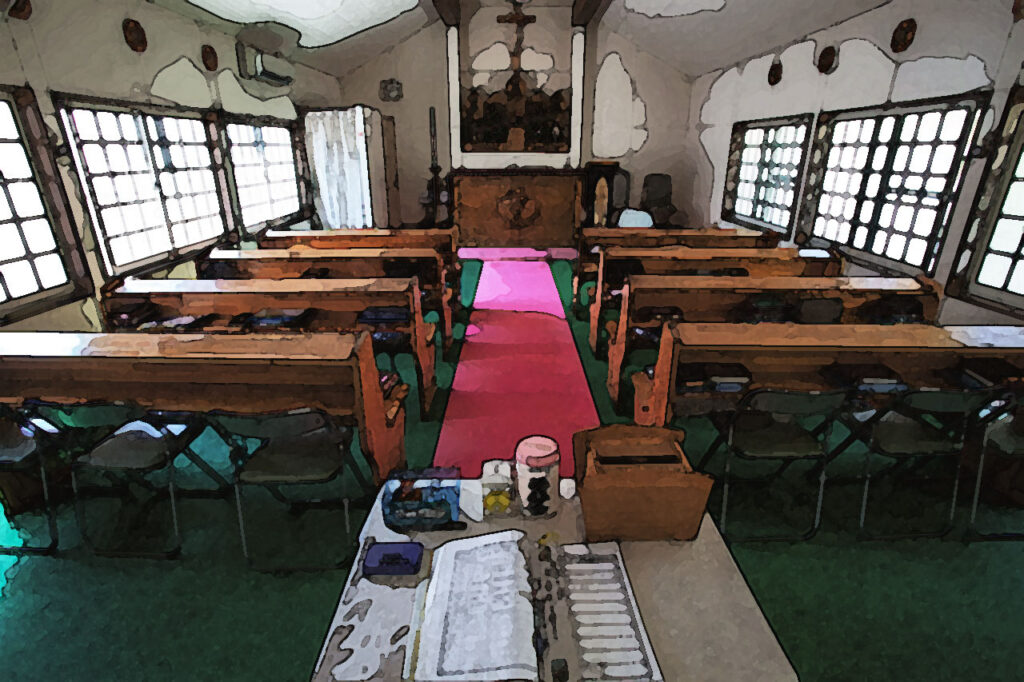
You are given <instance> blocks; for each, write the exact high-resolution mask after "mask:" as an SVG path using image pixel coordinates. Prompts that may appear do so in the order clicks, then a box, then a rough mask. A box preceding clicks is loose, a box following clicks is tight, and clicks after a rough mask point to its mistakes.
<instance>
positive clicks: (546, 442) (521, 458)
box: [516, 436, 560, 467]
mask: <svg viewBox="0 0 1024 682" xmlns="http://www.w3.org/2000/svg"><path fill="white" fill-rule="evenodd" d="M559 459H560V455H559V452H558V442H557V441H556V440H555V439H554V438H549V437H548V436H527V437H526V438H523V439H522V440H520V441H519V442H518V443H517V444H516V462H517V463H520V464H525V465H526V466H528V467H547V466H551V465H553V464H556V463H557V462H558V460H559Z"/></svg>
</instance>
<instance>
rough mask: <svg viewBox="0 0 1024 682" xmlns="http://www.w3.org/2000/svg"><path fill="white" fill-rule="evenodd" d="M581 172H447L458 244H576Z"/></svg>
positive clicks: (504, 245)
mask: <svg viewBox="0 0 1024 682" xmlns="http://www.w3.org/2000/svg"><path fill="white" fill-rule="evenodd" d="M583 178H584V176H583V173H582V172H579V171H569V170H541V169H516V170H500V171H499V170H495V171H467V170H461V171H455V172H453V173H452V199H453V211H454V214H453V217H454V221H455V225H456V226H457V227H458V229H459V244H460V245H462V246H490V247H495V246H500V247H511V246H529V247H533V248H548V247H553V246H567V247H572V246H575V245H576V231H577V229H578V228H579V225H580V220H581V215H582V210H583V209H582V199H583Z"/></svg>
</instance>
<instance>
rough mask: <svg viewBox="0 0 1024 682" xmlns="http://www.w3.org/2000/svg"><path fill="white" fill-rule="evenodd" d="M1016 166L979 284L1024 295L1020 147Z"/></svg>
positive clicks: (1023, 176)
mask: <svg viewBox="0 0 1024 682" xmlns="http://www.w3.org/2000/svg"><path fill="white" fill-rule="evenodd" d="M1012 168H1013V171H1012V174H1011V178H1010V183H1009V186H1008V187H1007V190H1006V194H1005V195H1004V196H1003V201H1002V204H1001V205H1000V206H999V208H998V212H997V214H996V216H995V229H994V230H992V236H991V238H990V239H989V241H988V246H987V247H986V248H985V253H984V255H983V257H982V260H981V268H980V269H979V270H978V284H983V285H984V286H987V287H992V288H993V289H1001V290H1003V291H1008V292H1010V293H1012V294H1019V295H1024V155H1022V154H1021V152H1020V149H1019V148H1018V150H1017V158H1016V160H1015V162H1014V164H1013V167H1012Z"/></svg>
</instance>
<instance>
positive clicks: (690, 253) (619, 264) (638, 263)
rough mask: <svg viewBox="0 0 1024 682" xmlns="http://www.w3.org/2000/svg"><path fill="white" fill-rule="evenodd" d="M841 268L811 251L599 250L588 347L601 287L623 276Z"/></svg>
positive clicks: (818, 273)
mask: <svg viewBox="0 0 1024 682" xmlns="http://www.w3.org/2000/svg"><path fill="white" fill-rule="evenodd" d="M842 266H843V263H842V259H841V258H840V257H839V256H837V255H836V254H833V253H829V252H826V251H820V250H817V249H780V248H775V249H751V248H731V249H726V248H717V249H695V248H690V247H688V246H664V247H652V248H627V247H621V246H615V247H611V248H608V249H602V250H601V251H600V253H599V254H598V268H597V284H596V288H595V290H594V296H593V300H592V301H591V302H590V334H589V341H590V349H591V350H592V351H594V352H597V336H598V328H599V324H600V320H601V308H602V306H603V304H604V300H605V298H607V295H606V290H607V289H613V288H614V289H617V288H619V287H621V286H622V285H623V284H624V283H625V277H626V276H627V275H640V274H647V275H705V274H708V275H716V276H722V275H735V276H750V277H782V276H802V277H836V276H838V275H839V274H840V272H841V271H842Z"/></svg>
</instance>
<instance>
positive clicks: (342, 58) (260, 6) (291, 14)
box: [151, 0, 439, 76]
mask: <svg viewBox="0 0 1024 682" xmlns="http://www.w3.org/2000/svg"><path fill="white" fill-rule="evenodd" d="M151 1H152V2H154V3H155V4H157V5H161V6H163V7H167V8H168V9H172V10H174V11H175V12H177V13H179V14H182V15H184V16H186V17H189V18H191V19H195V20H197V21H200V22H202V23H204V24H208V25H210V26H213V27H214V28H216V29H217V30H219V31H222V32H224V33H227V34H228V35H234V36H238V39H239V40H240V41H241V42H243V43H245V44H247V45H251V46H253V47H256V48H259V49H261V50H264V51H265V52H270V53H276V54H280V55H283V56H284V57H286V58H288V59H290V60H292V61H294V62H297V63H299V64H305V65H306V66H310V67H312V68H314V69H318V70H320V71H323V72H324V73H329V74H331V75H334V76H344V75H345V74H347V73H350V72H351V71H354V70H355V69H357V68H358V67H360V66H362V65H363V64H365V63H366V62H368V61H370V60H372V59H373V58H375V57H377V56H378V55H380V54H381V53H383V52H385V51H386V50H388V49H390V48H391V47H393V46H394V45H396V44H398V43H400V42H402V41H403V40H405V39H406V38H408V37H410V36H412V35H413V34H414V33H416V32H417V31H419V30H420V29H421V28H423V27H424V26H426V25H428V24H431V23H433V22H435V21H438V20H439V18H438V16H437V11H436V10H435V9H434V5H433V2H432V0H316V1H315V2H313V1H312V0H245V1H244V2H242V1H241V0H151ZM199 5H203V7H202V8H201V7H200V6H199ZM275 6H277V7H281V8H282V9H280V10H276V9H273V7H275ZM332 7H341V8H342V9H341V10H337V11H336V12H335V11H333V10H330V8H332ZM352 7H356V8H358V9H359V12H358V13H357V14H353V13H352V12H347V11H345V8H352ZM400 7H410V8H411V9H406V10H401V9H396V8H400ZM325 8H327V10H325ZM385 9H387V11H386V12H385V11H383V10H385ZM214 10H216V12H215V11H214ZM325 11H326V14H324V12H325ZM396 12H397V14H396ZM338 17H341V18H344V21H339V20H338V19H337V18H338ZM388 17H390V18H388ZM243 19H252V21H244V20H243ZM375 21H376V22H377V23H374V22H375ZM368 23H369V24H370V25H367V24H368ZM343 34H345V35H347V37H342V38H338V37H336V36H341V35H343ZM324 41H329V44H324V45H322V46H320V47H307V45H313V44H315V43H321V44H322V43H323V42H324Z"/></svg>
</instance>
